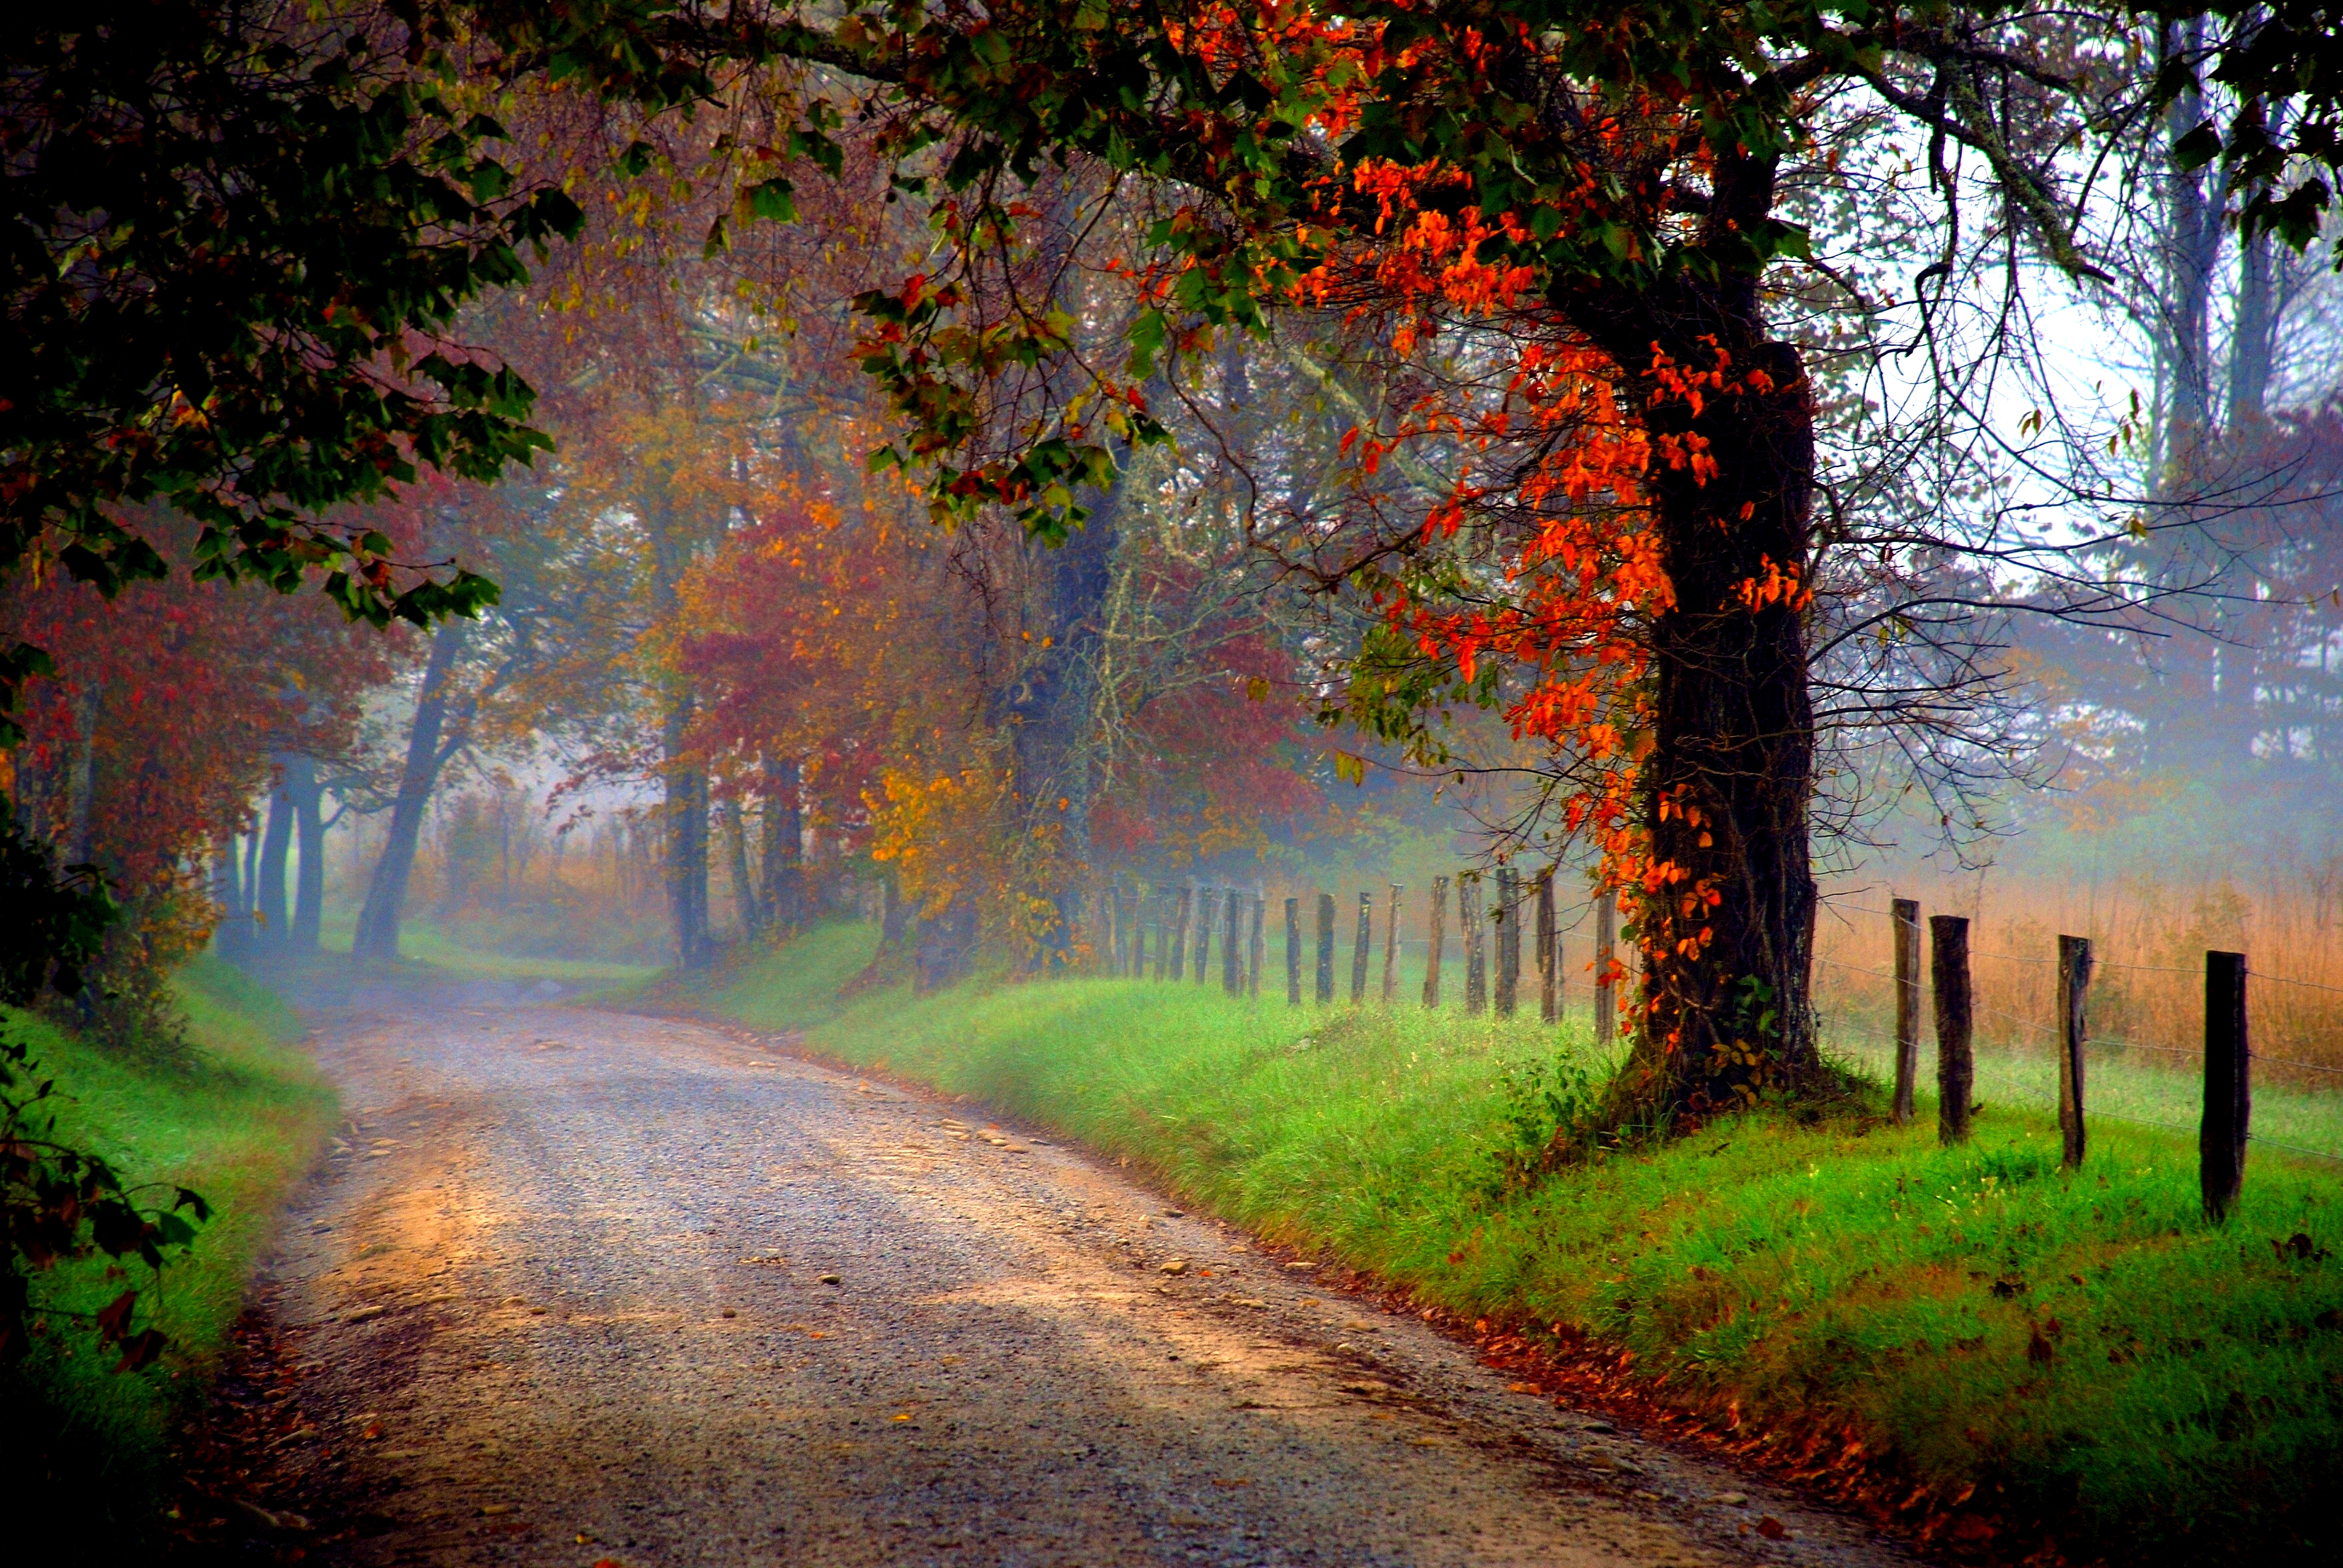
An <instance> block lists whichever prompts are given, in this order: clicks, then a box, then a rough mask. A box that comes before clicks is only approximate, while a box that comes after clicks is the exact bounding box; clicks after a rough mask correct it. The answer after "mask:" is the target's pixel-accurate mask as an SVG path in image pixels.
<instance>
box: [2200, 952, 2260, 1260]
mask: <svg viewBox="0 0 2343 1568" xmlns="http://www.w3.org/2000/svg"><path fill="white" fill-rule="evenodd" d="M2252 1069H2253V1052H2252V1050H2250V1049H2249V1045H2248V1040H2247V1031H2246V955H2245V954H2243V953H2218V952H2208V953H2207V954H2206V955H2205V1120H2204V1122H2203V1124H2202V1125H2201V1126H2200V1127H2199V1129H2198V1131H2197V1181H2198V1184H2199V1185H2200V1186H2201V1187H2202V1188H2203V1189H2204V1193H2205V1218H2207V1220H2211V1221H2216V1222H2218V1221H2222V1220H2226V1219H2227V1218H2228V1217H2229V1211H2230V1210H2231V1209H2232V1208H2234V1207H2236V1205H2237V1197H2238V1194H2239V1193H2241V1192H2243V1191H2245V1185H2246V1136H2247V1131H2248V1130H2249V1128H2250V1126H2251V1123H2252V1121H2253V1112H2254V1097H2253V1070H2252Z"/></svg>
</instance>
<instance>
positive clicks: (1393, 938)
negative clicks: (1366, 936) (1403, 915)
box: [1383, 882, 1405, 1007]
mask: <svg viewBox="0 0 2343 1568" xmlns="http://www.w3.org/2000/svg"><path fill="white" fill-rule="evenodd" d="M1403 891H1405V890H1404V889H1403V888H1402V887H1401V886H1400V885H1399V884H1398V883H1397V882H1393V884H1392V885H1391V902H1390V903H1389V904H1388V905H1387V906H1385V908H1384V910H1383V1005H1384V1006H1385V1007H1389V1006H1391V1004H1392V1003H1393V1001H1394V1000H1397V998H1398V996H1399V896H1400V894H1401V893H1402V892H1403Z"/></svg>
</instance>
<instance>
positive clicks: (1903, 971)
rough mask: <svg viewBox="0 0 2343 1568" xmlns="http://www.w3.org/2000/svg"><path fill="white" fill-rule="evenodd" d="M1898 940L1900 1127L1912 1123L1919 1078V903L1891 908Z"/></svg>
mask: <svg viewBox="0 0 2343 1568" xmlns="http://www.w3.org/2000/svg"><path fill="white" fill-rule="evenodd" d="M1888 920H1890V921H1891V922H1892V924H1893V926H1894V933H1895V939H1896V1100H1895V1116H1896V1125H1897V1126H1898V1127H1906V1126H1909V1125H1910V1124H1911V1121H1912V1091H1913V1087H1914V1085H1915V1083H1916V1081H1917V1080H1918V1079H1919V1076H1920V901H1919V900H1917V899H1897V900H1895V901H1894V902H1892V903H1890V904H1889V905H1888Z"/></svg>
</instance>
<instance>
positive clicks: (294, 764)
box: [284, 757, 326, 957]
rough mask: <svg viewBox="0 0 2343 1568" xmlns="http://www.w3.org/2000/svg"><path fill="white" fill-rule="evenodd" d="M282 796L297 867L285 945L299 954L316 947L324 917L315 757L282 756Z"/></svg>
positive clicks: (322, 788)
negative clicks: (289, 813)
mask: <svg viewBox="0 0 2343 1568" xmlns="http://www.w3.org/2000/svg"><path fill="white" fill-rule="evenodd" d="M284 789H285V795H286V798H287V799H289V800H291V801H292V802H293V834H294V839H295V843H294V850H295V854H296V858H297V860H296V863H297V869H296V871H295V873H294V875H295V879H296V880H295V884H294V890H293V924H292V927H291V929H290V930H289V931H288V933H287V947H288V948H289V950H291V951H292V952H294V953H295V954H297V955H298V956H302V957H307V955H309V954H311V953H314V952H316V951H317V939H318V935H319V932H320V930H322V928H323V926H324V923H325V916H326V910H325V905H326V817H325V804H326V784H325V780H324V779H321V778H319V777H318V775H317V759H315V758H310V757H287V758H286V759H285V782H284Z"/></svg>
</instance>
